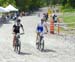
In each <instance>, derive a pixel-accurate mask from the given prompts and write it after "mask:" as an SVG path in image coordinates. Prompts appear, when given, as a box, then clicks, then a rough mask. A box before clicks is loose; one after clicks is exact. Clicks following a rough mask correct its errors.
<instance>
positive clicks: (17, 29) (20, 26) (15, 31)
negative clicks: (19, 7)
mask: <svg viewBox="0 0 75 62" xmlns="http://www.w3.org/2000/svg"><path fill="white" fill-rule="evenodd" d="M20 22H21V20H20V19H17V22H16V24H14V25H13V34H14V38H13V47H14V46H15V38H16V34H17V33H20V28H22V30H23V33H24V28H23V25H22V24H21V23H20Z"/></svg>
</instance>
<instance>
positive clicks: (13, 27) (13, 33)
mask: <svg viewBox="0 0 75 62" xmlns="http://www.w3.org/2000/svg"><path fill="white" fill-rule="evenodd" d="M14 29H15V25H13V28H12V33H13V34H14Z"/></svg>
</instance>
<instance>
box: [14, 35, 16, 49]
mask: <svg viewBox="0 0 75 62" xmlns="http://www.w3.org/2000/svg"><path fill="white" fill-rule="evenodd" d="M15 39H16V34H14V38H13V47H14V48H15Z"/></svg>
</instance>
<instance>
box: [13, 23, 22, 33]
mask: <svg viewBox="0 0 75 62" xmlns="http://www.w3.org/2000/svg"><path fill="white" fill-rule="evenodd" d="M20 27H23V25H22V24H20V25H19V26H17V25H16V24H15V25H13V28H14V30H13V32H15V33H16V34H17V33H20Z"/></svg>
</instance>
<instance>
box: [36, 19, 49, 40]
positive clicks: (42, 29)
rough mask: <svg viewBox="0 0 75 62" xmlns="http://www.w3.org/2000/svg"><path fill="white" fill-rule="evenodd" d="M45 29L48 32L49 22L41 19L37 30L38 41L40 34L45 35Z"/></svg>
mask: <svg viewBox="0 0 75 62" xmlns="http://www.w3.org/2000/svg"><path fill="white" fill-rule="evenodd" d="M45 30H46V32H48V28H47V24H46V22H45V19H41V22H40V23H38V25H37V31H36V33H37V37H36V41H37V40H38V36H40V35H41V36H43V34H44V32H45Z"/></svg>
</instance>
